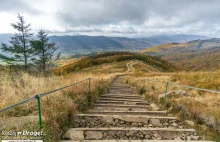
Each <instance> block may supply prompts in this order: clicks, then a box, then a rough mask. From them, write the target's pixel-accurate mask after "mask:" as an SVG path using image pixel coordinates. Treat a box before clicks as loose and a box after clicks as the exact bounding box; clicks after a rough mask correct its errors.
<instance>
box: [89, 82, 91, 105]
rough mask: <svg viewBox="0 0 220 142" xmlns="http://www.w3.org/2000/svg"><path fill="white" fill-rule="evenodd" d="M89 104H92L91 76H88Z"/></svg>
mask: <svg viewBox="0 0 220 142" xmlns="http://www.w3.org/2000/svg"><path fill="white" fill-rule="evenodd" d="M88 81H89V82H88V83H89V84H88V105H89V106H91V90H90V89H91V78H88Z"/></svg>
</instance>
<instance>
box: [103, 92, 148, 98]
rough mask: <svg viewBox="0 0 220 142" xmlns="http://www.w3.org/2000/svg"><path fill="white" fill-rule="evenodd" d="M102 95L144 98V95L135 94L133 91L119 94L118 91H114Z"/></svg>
mask: <svg viewBox="0 0 220 142" xmlns="http://www.w3.org/2000/svg"><path fill="white" fill-rule="evenodd" d="M102 96H107V97H108V96H115V97H143V98H144V96H140V95H138V94H135V93H133V94H120V93H118V94H115V93H108V94H106V95H102Z"/></svg>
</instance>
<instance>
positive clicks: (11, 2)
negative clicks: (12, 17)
mask: <svg viewBox="0 0 220 142" xmlns="http://www.w3.org/2000/svg"><path fill="white" fill-rule="evenodd" d="M30 2H31V1H30V0H29V1H28V0H0V12H1V11H3V12H4V11H6V12H13V13H23V12H28V13H32V14H40V13H41V12H40V11H39V10H37V9H35V8H33V7H32V6H31V3H30Z"/></svg>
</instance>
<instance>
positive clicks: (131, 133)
mask: <svg viewBox="0 0 220 142" xmlns="http://www.w3.org/2000/svg"><path fill="white" fill-rule="evenodd" d="M125 135H126V136H127V137H130V136H133V135H134V132H133V131H130V132H127V133H126V134H125Z"/></svg>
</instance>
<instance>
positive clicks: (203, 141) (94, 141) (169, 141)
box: [60, 140, 213, 142]
mask: <svg viewBox="0 0 220 142" xmlns="http://www.w3.org/2000/svg"><path fill="white" fill-rule="evenodd" d="M60 142H213V141H205V140H200V141H197V140H196V141H195V140H61V141H60Z"/></svg>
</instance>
